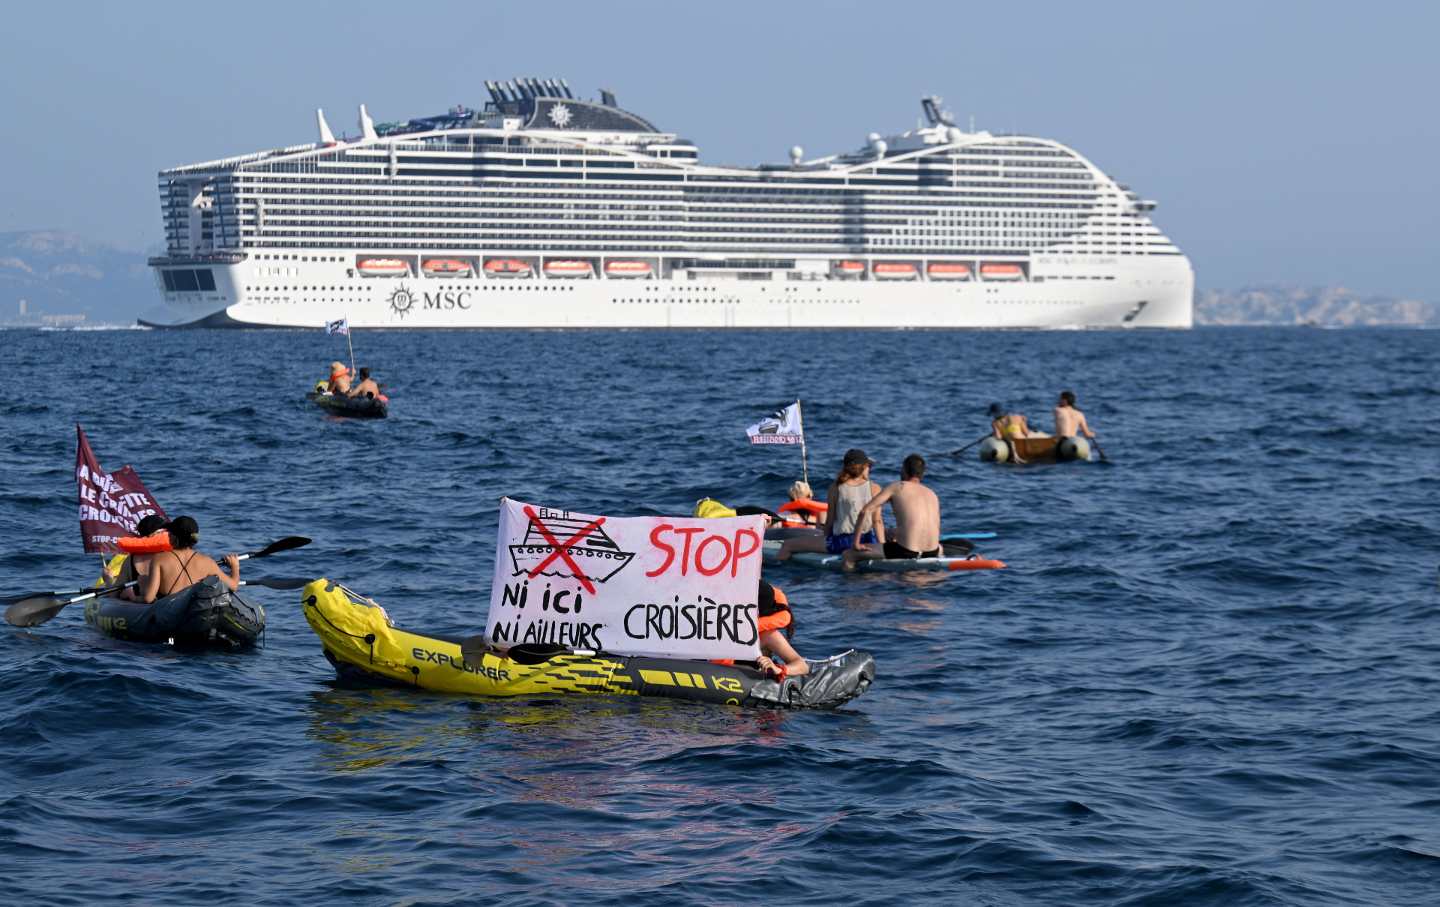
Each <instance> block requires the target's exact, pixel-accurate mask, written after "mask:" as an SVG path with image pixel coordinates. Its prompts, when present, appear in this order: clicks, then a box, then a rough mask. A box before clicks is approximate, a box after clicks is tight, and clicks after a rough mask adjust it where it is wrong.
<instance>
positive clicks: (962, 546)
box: [940, 539, 975, 557]
mask: <svg viewBox="0 0 1440 907" xmlns="http://www.w3.org/2000/svg"><path fill="white" fill-rule="evenodd" d="M940 547H941V548H942V549H943V550H944V552H945V555H946V556H947V557H964V556H965V555H967V554H969V553H970V552H972V551H974V550H975V544H974V543H973V542H967V541H965V540H964V539H946V540H945V541H942V542H941V543H940Z"/></svg>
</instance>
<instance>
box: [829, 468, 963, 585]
mask: <svg viewBox="0 0 1440 907" xmlns="http://www.w3.org/2000/svg"><path fill="white" fill-rule="evenodd" d="M924 478H925V458H924V457H922V456H920V455H919V454H911V455H910V456H908V457H906V458H905V462H904V463H902V464H901V465H900V481H898V482H893V483H891V484H890V485H888V486H886V487H885V488H884V489H883V490H882V491H881V492H880V493H879V494H877V495H875V497H873V498H871V499H870V503H868V504H866V505H865V510H864V511H862V515H861V525H863V522H864V514H866V513H873V514H874V515H875V516H877V517H878V516H879V513H880V508H881V507H883V506H885V504H887V503H888V504H889V505H890V509H892V510H893V511H895V534H894V537H893V538H890V539H887V540H886V541H885V545H884V547H883V548H882V549H881V550H880V551H877V550H875V548H873V547H871V546H869V545H863V544H860V540H859V539H858V538H857V539H856V544H855V545H853V546H852V548H851V550H850V551H847V552H845V562H846V567H847V568H853V567H854V566H855V562H856V561H858V560H863V559H866V558H872V559H873V558H879V557H884V558H886V559H895V560H900V559H904V558H911V559H913V558H917V557H939V556H940V498H939V497H937V496H936V494H935V492H933V491H931V490H930V489H929V488H927V487H926V486H925V485H924V484H922V482H921V480H922V479H924Z"/></svg>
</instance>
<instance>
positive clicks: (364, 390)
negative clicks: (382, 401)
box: [345, 367, 380, 397]
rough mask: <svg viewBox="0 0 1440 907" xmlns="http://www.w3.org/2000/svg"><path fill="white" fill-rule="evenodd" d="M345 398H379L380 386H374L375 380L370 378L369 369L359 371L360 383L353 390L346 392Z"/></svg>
mask: <svg viewBox="0 0 1440 907" xmlns="http://www.w3.org/2000/svg"><path fill="white" fill-rule="evenodd" d="M345 396H347V397H365V396H370V397H378V396H380V385H378V384H376V383H375V379H373V378H371V377H370V369H369V368H368V367H366V368H362V369H360V383H359V384H357V385H355V388H354V390H351V391H348V392H347V393H346V394H345Z"/></svg>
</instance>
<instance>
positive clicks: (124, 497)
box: [75, 424, 165, 554]
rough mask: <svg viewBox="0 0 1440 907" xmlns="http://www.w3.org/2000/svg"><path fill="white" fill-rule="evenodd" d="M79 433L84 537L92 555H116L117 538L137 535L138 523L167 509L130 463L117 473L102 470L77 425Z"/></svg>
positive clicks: (78, 473) (78, 477) (78, 482)
mask: <svg viewBox="0 0 1440 907" xmlns="http://www.w3.org/2000/svg"><path fill="white" fill-rule="evenodd" d="M75 433H76V435H77V436H78V437H79V443H78V445H77V446H76V449H75V484H76V486H78V488H79V491H80V540H81V541H82V542H84V543H85V551H86V553H88V554H95V553H100V554H113V553H114V552H116V551H119V550H120V549H119V548H117V547H116V545H115V541H116V539H119V538H121V537H122V536H127V535H134V534H135V524H136V523H138V522H140V521H141V520H143V519H144V518H145V517H147V516H149V515H150V514H152V513H156V514H159V515H160V516H161V517H162V518H163V517H164V516H165V511H164V510H162V509H161V508H160V505H159V504H158V503H156V502H155V496H154V495H152V494H151V493H150V490H149V489H148V488H146V487H145V483H144V482H141V481H140V476H138V475H136V474H135V470H133V469H131V468H130V467H129V466H122V467H120V468H119V469H117V470H116V471H115V472H106V471H105V470H103V469H101V468H100V461H99V460H97V459H95V451H93V450H91V449H90V441H89V440H88V439H87V438H86V437H85V429H83V428H81V427H80V426H79V425H78V424H77V425H76V426H75Z"/></svg>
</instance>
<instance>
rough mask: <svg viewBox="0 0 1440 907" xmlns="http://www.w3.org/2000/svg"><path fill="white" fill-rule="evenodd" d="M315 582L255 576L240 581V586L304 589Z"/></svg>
mask: <svg viewBox="0 0 1440 907" xmlns="http://www.w3.org/2000/svg"><path fill="white" fill-rule="evenodd" d="M313 582H315V580H314V578H313V577H311V578H308V579H302V578H300V577H265V576H257V577H255V578H253V579H242V580H241V581H240V585H242V586H264V587H265V588H266V589H304V588H305V587H306V586H308V585H310V584H311V583H313Z"/></svg>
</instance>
